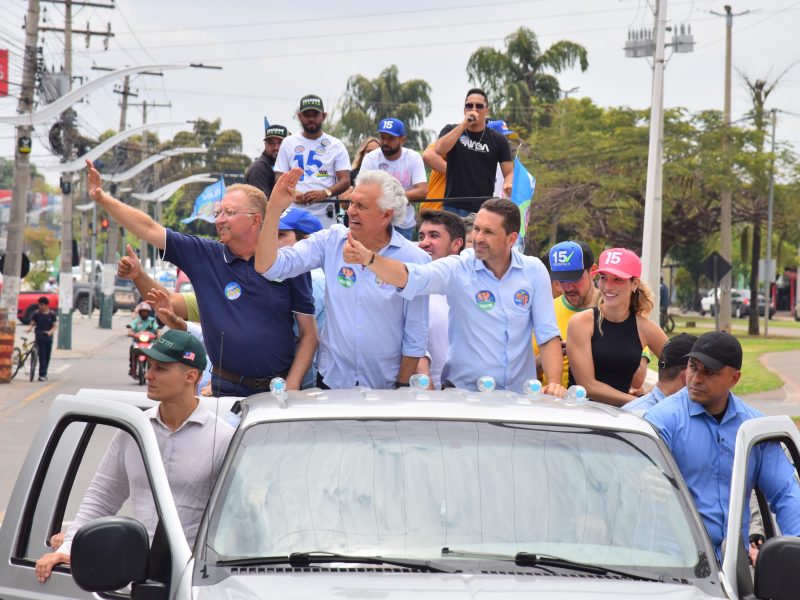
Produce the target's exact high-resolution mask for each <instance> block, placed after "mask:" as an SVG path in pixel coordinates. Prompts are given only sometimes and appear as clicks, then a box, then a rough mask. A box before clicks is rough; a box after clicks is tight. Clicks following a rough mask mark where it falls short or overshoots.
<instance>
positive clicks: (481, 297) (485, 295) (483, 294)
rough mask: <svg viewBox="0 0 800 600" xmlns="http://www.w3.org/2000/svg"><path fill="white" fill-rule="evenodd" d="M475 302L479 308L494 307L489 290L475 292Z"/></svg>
mask: <svg viewBox="0 0 800 600" xmlns="http://www.w3.org/2000/svg"><path fill="white" fill-rule="evenodd" d="M475 303H476V304H477V305H478V308H480V309H481V310H492V309H493V308H494V294H493V293H492V292H490V291H489V290H481V291H480V292H478V293H477V294H475Z"/></svg>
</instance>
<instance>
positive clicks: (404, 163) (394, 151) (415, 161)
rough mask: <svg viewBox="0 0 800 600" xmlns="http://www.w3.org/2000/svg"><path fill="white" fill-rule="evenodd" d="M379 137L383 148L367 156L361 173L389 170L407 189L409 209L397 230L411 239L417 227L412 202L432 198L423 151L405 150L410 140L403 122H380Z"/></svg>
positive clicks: (392, 119) (393, 119)
mask: <svg viewBox="0 0 800 600" xmlns="http://www.w3.org/2000/svg"><path fill="white" fill-rule="evenodd" d="M378 135H379V136H380V139H381V147H380V148H376V149H375V150H373V151H372V152H370V153H369V154H367V155H366V156H365V157H364V160H363V161H362V162H361V170H362V171H376V170H377V171H386V172H387V173H389V174H390V175H391V176H393V177H394V178H395V179H397V181H399V182H400V185H402V186H403V189H404V190H405V192H406V198H408V206H407V207H406V213H405V215H404V220H403V221H402V223H400V225H399V226H398V227H395V229H397V231H398V232H400V234H401V235H403V236H405V237H406V238H407V239H409V240H410V239H411V236H412V234H413V232H414V226H415V225H416V224H417V223H416V218H415V216H414V205H413V204H412V202H414V201H415V200H424V199H425V198H426V197H427V195H428V178H427V176H426V175H425V164H424V163H423V162H422V156H420V154H419V152H415V151H414V150H409V149H408V148H404V147H403V144H405V141H406V126H405V124H404V123H403V122H402V121H401V120H400V119H396V118H394V117H391V118H389V119H384V120H383V121H381V122H380V123H378Z"/></svg>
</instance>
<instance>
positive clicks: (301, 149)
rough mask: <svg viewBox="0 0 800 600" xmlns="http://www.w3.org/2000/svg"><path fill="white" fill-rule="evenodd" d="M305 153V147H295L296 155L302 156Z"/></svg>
mask: <svg viewBox="0 0 800 600" xmlns="http://www.w3.org/2000/svg"><path fill="white" fill-rule="evenodd" d="M305 151H306V149H305V148H304V147H303V146H295V147H294V153H295V154H302V153H303V152H305Z"/></svg>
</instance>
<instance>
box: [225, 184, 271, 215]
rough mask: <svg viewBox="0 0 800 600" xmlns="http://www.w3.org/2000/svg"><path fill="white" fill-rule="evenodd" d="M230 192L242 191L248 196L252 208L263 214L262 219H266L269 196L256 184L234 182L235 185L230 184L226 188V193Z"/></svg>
mask: <svg viewBox="0 0 800 600" xmlns="http://www.w3.org/2000/svg"><path fill="white" fill-rule="evenodd" d="M230 192H242V193H243V194H244V195H245V196H247V201H248V203H249V204H250V208H252V209H253V210H254V211H256V212H258V214H260V215H261V220H262V221H263V220H264V215H266V214H267V197H266V195H264V192H262V191H261V190H260V189H258V188H257V187H256V186H254V185H249V184H247V183H234V184H233V185H229V186H228V187H227V188H225V193H226V194H229V193H230Z"/></svg>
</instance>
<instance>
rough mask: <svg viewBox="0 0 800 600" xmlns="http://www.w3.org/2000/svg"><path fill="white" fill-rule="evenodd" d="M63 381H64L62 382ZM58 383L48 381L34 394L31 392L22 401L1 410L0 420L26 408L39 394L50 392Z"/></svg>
mask: <svg viewBox="0 0 800 600" xmlns="http://www.w3.org/2000/svg"><path fill="white" fill-rule="evenodd" d="M62 383H63V382H62ZM56 385H57V383H56V382H55V381H54V382H53V383H48V384H47V385H46V386H44V387H41V388H39V389H38V390H36V391H35V392H33V393H32V394H29V395H28V396H26V397H25V398H23V399H22V400H20V401H19V402H18V403H17V404H14V405H12V406H9V407H8V408H6V409H4V410H2V411H0V421H2V420H3V419H5V418H6V417H8V416H9V415H12V414H14V413H15V412H17V411H18V410H19V409H21V408H25V407H26V406H27V405H28V404H30V403H31V402H33V401H34V400H36V399H37V398H38V397H39V396H41V395H42V394H44V393H45V392H49V391H50V390H52V389H53V388H54V387H56Z"/></svg>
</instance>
